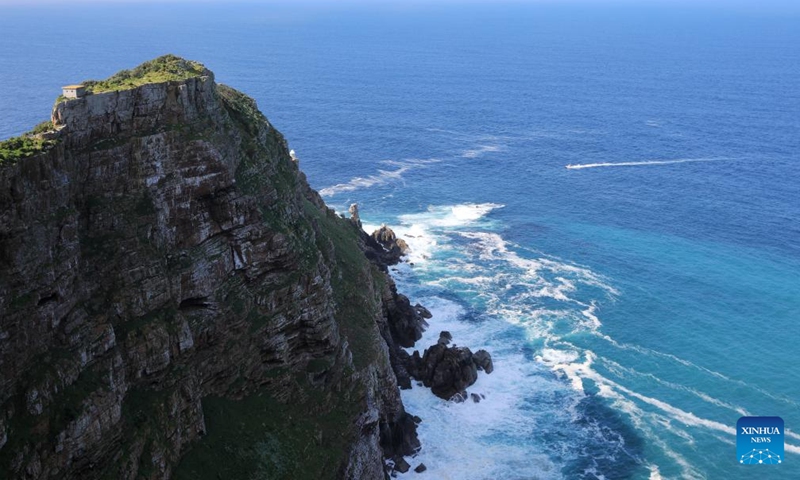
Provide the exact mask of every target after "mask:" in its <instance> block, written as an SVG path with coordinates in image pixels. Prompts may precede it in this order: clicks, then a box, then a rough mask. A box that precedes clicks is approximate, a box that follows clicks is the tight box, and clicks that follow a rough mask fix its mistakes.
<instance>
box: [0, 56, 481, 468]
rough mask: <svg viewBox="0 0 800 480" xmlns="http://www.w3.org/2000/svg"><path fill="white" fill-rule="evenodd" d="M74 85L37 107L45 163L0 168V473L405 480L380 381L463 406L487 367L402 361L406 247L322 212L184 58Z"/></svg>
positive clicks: (250, 117)
mask: <svg viewBox="0 0 800 480" xmlns="http://www.w3.org/2000/svg"><path fill="white" fill-rule="evenodd" d="M184 66H186V68H185V69H184ZM159 69H160V70H159ZM198 72H199V73H198ZM144 74H146V75H145V79H148V78H152V77H153V76H156V77H157V76H159V75H161V76H164V75H166V76H168V77H179V80H175V79H173V80H169V81H162V82H159V83H146V82H142V81H141V80H142V79H141V78H137V75H140V76H141V75H144ZM147 75H149V76H147ZM120 82H121V83H120ZM137 82H138V83H137ZM140 83H141V84H140ZM93 85H94V87H95V88H96V89H98V91H97V92H95V93H93V94H90V95H88V96H86V97H84V98H79V99H74V100H62V101H59V102H58V103H57V104H56V106H55V107H54V110H53V113H52V124H53V129H52V130H51V131H47V132H45V133H43V134H42V135H45V136H46V138H47V140H48V149H47V150H46V151H42V152H40V153H38V154H35V155H33V156H30V157H27V158H22V159H20V160H19V161H16V162H15V163H7V164H4V165H0V205H1V206H2V209H0V477H2V478H9V479H50V478H59V479H135V478H145V479H170V478H174V479H219V478H226V479H238V478H278V479H280V478H291V479H302V478H314V479H321V478H347V479H381V478H385V477H386V476H388V475H389V474H390V473H391V470H392V469H396V470H397V471H404V470H408V468H409V464H408V463H407V461H406V460H404V459H403V456H408V455H413V454H414V453H415V452H416V451H417V450H418V449H419V447H420V443H419V440H418V439H417V434H416V426H417V424H418V423H419V422H420V421H421V419H420V418H419V417H416V416H412V415H410V414H409V413H407V412H406V411H405V409H404V407H403V404H402V401H401V399H400V394H399V388H411V378H412V377H413V378H416V379H418V380H421V381H423V382H424V383H425V385H427V386H429V387H432V390H433V392H434V393H435V394H437V395H439V396H440V397H442V398H444V399H451V398H455V397H459V395H461V396H463V397H464V398H466V395H467V394H466V392H465V391H464V388H466V387H467V386H469V385H471V384H472V382H474V380H475V376H476V372H477V369H483V370H485V371H486V372H487V373H489V372H491V369H492V363H491V357H490V356H489V355H488V353H486V352H483V351H479V352H477V353H476V354H474V355H473V354H472V353H471V352H470V351H469V350H468V349H463V348H456V347H448V346H447V344H448V343H449V340H450V338H446V337H443V338H444V340H441V339H440V342H439V344H437V345H435V346H433V347H431V348H429V349H428V350H426V351H425V354H424V356H423V357H420V356H419V353H418V352H414V355H413V356H411V355H409V354H408V353H407V352H406V350H405V349H404V348H410V347H413V346H414V345H415V342H417V341H418V340H419V339H420V338H421V336H422V332H423V330H424V329H425V328H426V327H427V326H428V324H427V322H426V320H427V319H430V318H431V313H430V312H429V311H428V310H427V309H425V307H423V306H421V305H419V304H416V305H412V304H411V302H410V300H409V299H408V298H407V297H405V296H404V295H402V294H400V293H398V292H397V288H396V285H395V283H394V281H393V280H392V278H391V277H390V276H389V275H388V266H390V265H394V264H396V263H397V262H399V261H401V259H402V257H403V255H405V254H406V253H407V250H408V246H407V245H406V244H405V242H404V241H403V240H402V239H399V238H397V237H396V235H395V234H394V232H393V231H392V230H391V229H390V228H388V227H386V226H382V227H381V228H380V229H378V230H377V231H375V232H374V233H373V234H372V235H369V234H367V233H366V232H364V231H363V229H362V225H361V221H360V218H359V214H358V207H357V206H355V205H354V206H353V207H351V209H350V214H351V217H350V218H349V219H344V218H342V217H340V216H339V215H337V214H336V213H335V212H334V211H333V210H331V209H329V208H328V207H327V206H326V205H325V203H324V202H323V200H322V199H321V198H320V196H319V195H318V194H317V192H315V191H314V190H313V189H311V188H310V187H309V185H308V183H307V182H306V178H305V176H304V175H303V173H302V172H301V171H300V170H299V169H298V166H297V161H296V158H295V157H294V155H293V154H292V152H290V151H289V150H288V148H287V145H286V141H285V140H284V138H283V137H282V135H281V134H280V133H279V132H278V131H277V130H275V129H274V128H273V127H272V125H271V124H270V123H269V121H268V120H267V119H266V118H265V117H264V116H263V115H262V114H261V113H260V112H259V111H258V109H257V107H256V104H255V102H254V101H253V100H252V99H250V98H249V97H247V96H245V95H244V94H242V93H240V92H238V91H236V90H234V89H232V88H230V87H227V86H224V85H220V84H217V83H216V82H215V81H214V76H213V74H212V73H211V72H210V71H208V70H206V69H205V68H204V67H203V66H202V65H200V64H197V63H189V62H186V61H185V60H182V59H179V58H177V57H173V56H166V57H161V58H159V59H156V60H155V61H153V62H148V63H146V64H144V65H143V66H140V67H138V68H137V69H136V70H134V71H131V72H122V73H121V74H118V75H117V76H115V77H112V78H111V79H109V80H106V81H104V82H93ZM101 86H102V87H104V88H105V89H107V90H110V91H106V92H104V93H100V91H99V88H100V87H101ZM473 396H474V394H473ZM459 398H460V397H459ZM476 401H477V400H476ZM423 470H425V466H424V465H421V464H420V465H418V466H417V467H416V468H415V471H416V472H421V471H423Z"/></svg>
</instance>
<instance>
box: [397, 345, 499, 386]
mask: <svg viewBox="0 0 800 480" xmlns="http://www.w3.org/2000/svg"><path fill="white" fill-rule="evenodd" d="M452 340H453V336H452V335H451V334H450V333H449V332H441V333H440V334H439V340H438V341H437V342H436V344H435V345H432V346H431V347H429V348H428V349H426V350H425V352H424V353H423V354H422V356H420V354H419V352H418V351H414V354H413V355H411V358H410V359H408V360H407V361H406V368H407V370H408V373H409V374H410V375H411V376H412V377H414V378H416V379H417V380H420V381H422V383H423V384H424V385H425V386H426V387H430V389H431V391H432V392H433V393H434V395H436V396H437V397H440V398H443V399H445V400H456V401H463V400H466V399H467V398H470V397H469V396H468V395H467V388H468V387H469V386H471V385H472V384H474V383H475V381H476V380H477V379H478V370H484V371H485V372H486V373H492V371H493V370H494V366H493V364H492V357H491V355H490V354H489V353H488V352H487V351H486V350H478V351H477V352H475V353H474V354H473V353H472V351H471V350H470V349H469V348H467V347H457V346H455V345H454V346H448V345H449V344H450V342H451V341H452ZM473 395H475V394H473ZM471 398H472V399H473V401H475V402H479V401H480V397H478V398H476V397H475V396H473V397H471Z"/></svg>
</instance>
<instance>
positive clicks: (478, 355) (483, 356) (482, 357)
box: [472, 350, 494, 373]
mask: <svg viewBox="0 0 800 480" xmlns="http://www.w3.org/2000/svg"><path fill="white" fill-rule="evenodd" d="M472 361H473V362H475V366H477V367H478V370H483V371H485V372H486V373H492V372H493V371H494V364H493V363H492V356H491V355H489V352H487V351H486V350H478V351H477V352H475V354H474V355H473V356H472Z"/></svg>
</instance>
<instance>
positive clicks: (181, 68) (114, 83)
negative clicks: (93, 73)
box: [83, 55, 210, 93]
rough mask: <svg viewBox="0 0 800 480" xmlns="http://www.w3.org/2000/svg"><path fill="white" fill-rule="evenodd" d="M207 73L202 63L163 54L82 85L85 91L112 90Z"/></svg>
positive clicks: (183, 78)
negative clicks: (105, 77) (131, 67)
mask: <svg viewBox="0 0 800 480" xmlns="http://www.w3.org/2000/svg"><path fill="white" fill-rule="evenodd" d="M209 73H210V72H209V71H208V70H207V69H206V67H205V66H204V65H203V64H202V63H198V62H193V61H191V60H184V59H183V58H180V57H178V56H175V55H164V56H162V57H158V58H156V59H154V60H150V61H149V62H145V63H143V64H141V65H139V66H138V67H136V68H134V69H133V70H122V71H121V72H118V73H116V74H114V75H113V76H111V77H109V78H107V79H106V80H88V81H86V82H83V85H85V86H86V91H87V93H101V92H113V91H117V90H127V89H129V88H135V87H139V86H141V85H145V84H148V83H161V82H171V81H180V80H186V79H188V78H193V77H199V76H202V75H208V74H209Z"/></svg>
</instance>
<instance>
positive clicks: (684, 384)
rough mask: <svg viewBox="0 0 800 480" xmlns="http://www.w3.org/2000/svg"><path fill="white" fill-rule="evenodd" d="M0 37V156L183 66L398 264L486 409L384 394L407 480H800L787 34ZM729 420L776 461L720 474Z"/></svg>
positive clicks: (486, 26)
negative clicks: (405, 424) (478, 353)
mask: <svg viewBox="0 0 800 480" xmlns="http://www.w3.org/2000/svg"><path fill="white" fill-rule="evenodd" d="M0 31H2V32H3V33H2V36H1V37H0V86H2V89H3V94H2V95H0V113H1V114H2V115H0V138H3V139H4V138H7V137H10V136H12V135H17V134H20V133H22V132H24V131H26V130H28V129H29V128H30V127H32V126H33V125H34V124H36V123H38V122H39V121H42V120H45V119H47V118H48V116H49V113H50V109H51V107H52V104H53V101H54V99H55V98H56V96H57V95H58V94H59V93H60V90H59V88H60V86H61V85H65V84H69V83H75V82H77V81H81V80H85V79H87V78H105V77H107V76H109V75H111V74H113V73H114V72H116V71H118V70H120V69H122V68H130V67H132V66H134V65H138V64H139V63H141V62H142V61H145V60H148V59H150V58H153V57H156V56H158V55H161V54H164V53H175V54H178V55H181V56H184V57H187V58H190V59H195V60H198V61H201V62H203V63H205V64H206V65H207V66H208V67H209V68H210V69H212V70H213V71H214V72H216V75H217V80H218V81H219V82H222V83H227V84H229V85H231V86H233V87H235V88H237V89H240V90H242V91H244V92H246V93H248V94H249V95H251V96H253V97H254V98H255V99H256V100H257V101H258V104H259V106H260V108H261V110H262V111H263V112H264V113H265V114H266V115H267V117H268V118H269V119H270V121H271V122H272V123H273V124H274V125H275V126H276V127H277V128H278V129H279V130H280V131H281V132H283V133H284V135H285V136H286V137H287V139H288V141H289V144H290V147H291V148H293V149H294V150H295V151H296V152H297V155H298V157H299V158H300V165H301V168H302V169H303V170H304V171H305V172H306V173H307V174H308V177H309V181H310V182H311V184H312V186H313V187H314V188H316V189H318V190H319V191H320V192H321V193H322V195H323V196H324V198H325V200H326V202H328V204H329V205H331V206H332V207H334V208H336V209H337V210H339V211H346V209H347V207H348V206H349V205H350V204H351V203H358V204H359V206H360V210H361V216H362V219H363V220H364V221H365V223H367V224H368V226H371V227H374V226H377V225H379V224H381V223H386V224H388V225H390V226H392V227H393V228H394V229H395V231H396V232H397V233H398V234H399V235H401V236H402V237H404V238H405V239H406V240H407V241H408V243H409V245H410V246H411V248H412V252H411V254H410V257H409V263H406V264H402V265H400V266H398V267H397V268H396V269H394V271H393V274H394V276H395V278H396V280H397V283H398V287H399V290H400V291H402V292H404V293H406V294H407V295H408V296H409V297H410V298H411V300H412V302H420V303H422V304H423V305H426V306H427V307H428V308H429V309H430V310H431V311H432V312H433V315H434V316H433V318H432V319H431V320H430V328H429V330H428V331H427V332H426V333H425V335H424V337H423V339H422V340H421V341H420V342H418V344H417V345H418V347H419V348H420V349H422V348H425V347H427V346H429V345H430V344H433V343H435V340H436V338H438V334H439V332H440V331H442V330H448V331H450V332H451V333H452V334H453V338H454V343H456V344H458V345H466V346H469V347H470V348H472V349H473V351H474V350H476V349H478V348H485V349H487V350H488V351H489V352H491V354H492V356H493V358H494V363H495V372H494V373H492V374H491V375H486V374H481V375H480V376H479V379H478V382H477V383H476V384H475V385H474V386H473V387H471V388H470V389H469V390H470V391H471V392H476V393H482V394H484V395H485V397H486V398H485V400H483V401H481V402H480V403H472V402H466V403H462V404H454V403H448V402H444V401H442V400H440V399H438V398H436V397H435V396H433V395H432V394H431V393H430V391H429V390H428V389H425V388H420V387H416V386H415V387H414V388H412V389H411V390H407V391H404V392H403V393H402V396H403V400H404V402H405V404H406V407H407V409H408V410H409V411H410V412H411V413H413V414H416V415H419V416H420V417H422V419H423V422H422V424H421V425H420V429H419V434H420V439H421V441H422V445H423V447H422V450H421V452H420V453H419V456H418V458H417V459H415V462H418V461H422V462H424V463H425V465H426V466H427V467H428V470H427V471H426V472H425V473H422V474H416V473H413V472H410V473H408V474H406V475H401V476H400V478H417V477H419V478H432V479H433V478H436V479H440V478H441V479H464V478H470V479H476V480H479V479H557V478H568V479H573V478H575V479H595V478H601V479H603V478H604V479H626V478H631V479H660V478H708V479H731V480H736V479H755V478H759V479H760V478H781V479H794V478H800V403H799V402H800V369H798V367H797V365H798V364H799V363H800V349H798V348H797V345H798V340H800V321H798V320H800V313H799V312H800V83H798V79H800V16H798V15H797V14H794V15H781V14H779V13H770V12H760V13H753V12H750V13H748V12H746V11H733V10H731V11H722V10H716V11H715V10H713V9H710V8H706V9H701V8H689V7H687V6H661V7H652V6H651V7H642V6H638V7H637V6H634V5H616V6H609V5H600V4H590V5H555V4H547V3H546V4H533V5H527V6H526V5H518V4H515V5H511V4H509V5H442V6H437V7H434V6H423V5H418V4H417V5H413V6H405V7H402V6H389V5H383V6H380V7H377V6H373V7H365V6H361V7H358V6H350V7H342V6H317V7H313V8H312V7H309V6H306V7H302V6H274V5H273V6H266V5H258V4H226V5H224V6H222V5H218V4H187V3H184V4H175V5H171V6H156V5H144V6H133V5H125V6H114V7H110V6H97V5H83V4H81V5H78V6H75V5H72V6H70V7H66V6H49V7H31V6H28V7H0ZM568 166H570V167H571V168H566V167H568ZM745 415H764V416H780V417H782V418H783V419H784V421H785V423H786V429H787V430H786V445H785V449H786V452H785V459H784V460H785V461H783V462H782V464H781V465H771V466H764V465H761V466H745V465H740V464H738V462H737V458H736V449H735V440H736V439H735V433H736V430H735V428H736V421H737V420H738V418H739V417H741V416H745ZM795 432H798V433H795Z"/></svg>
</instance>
